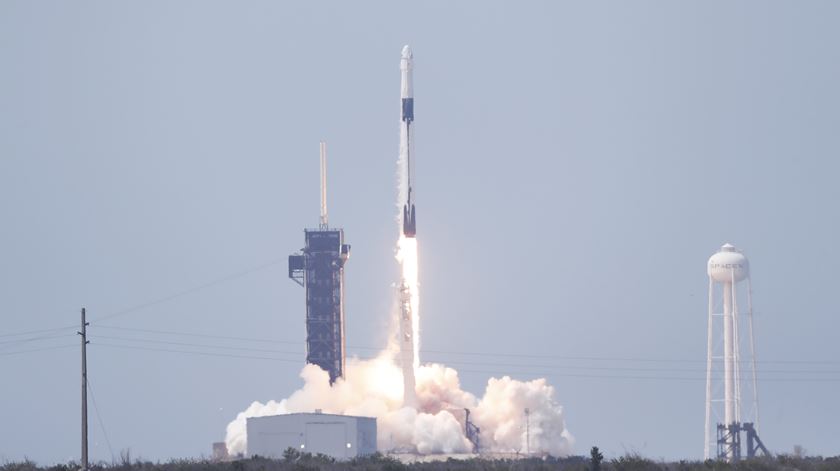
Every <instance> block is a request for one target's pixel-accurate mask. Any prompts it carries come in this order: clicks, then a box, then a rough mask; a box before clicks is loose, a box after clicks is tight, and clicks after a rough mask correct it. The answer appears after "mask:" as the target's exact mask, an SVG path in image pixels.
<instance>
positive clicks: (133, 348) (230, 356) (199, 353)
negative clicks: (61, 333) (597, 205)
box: [95, 342, 300, 363]
mask: <svg viewBox="0 0 840 471" xmlns="http://www.w3.org/2000/svg"><path fill="white" fill-rule="evenodd" d="M95 345H97V346H100V347H112V348H125V349H130V350H146V351H150V352H167V353H185V354H190V355H203V356H213V357H226V358H244V359H249V360H272V361H282V362H287V363H300V360H290V359H286V358H275V357H259V356H254V355H234V354H229V353H218V352H197V351H192V350H175V349H170V348H151V347H140V346H135V345H117V344H113V343H100V342H97V343H96V344H95Z"/></svg>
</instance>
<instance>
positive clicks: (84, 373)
mask: <svg viewBox="0 0 840 471" xmlns="http://www.w3.org/2000/svg"><path fill="white" fill-rule="evenodd" d="M87 326H88V322H87V321H86V320H85V308H82V330H81V331H80V332H77V333H78V334H79V335H81V336H82V470H81V471H88V420H87V419H88V417H87V415H88V414H87V344H88V340H87Z"/></svg>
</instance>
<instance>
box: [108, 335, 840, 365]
mask: <svg viewBox="0 0 840 471" xmlns="http://www.w3.org/2000/svg"><path fill="white" fill-rule="evenodd" d="M94 327H98V328H104V329H115V330H123V331H130V332H143V333H153V334H163V335H182V336H187V337H201V338H210V339H219V340H235V341H245V342H261V343H282V344H292V345H300V344H301V343H302V342H300V341H291V340H281V339H270V338H265V337H262V338H256V337H235V336H228V335H213V334H200V333H193V332H183V331H171V330H156V329H139V328H133V327H119V326H112V325H101V324H96V325H95V326H94ZM347 348H349V349H354V350H369V351H382V350H383V349H384V348H383V347H371V346H358V345H357V346H354V345H348V346H347ZM420 351H421V353H432V354H444V355H463V356H480V357H511V358H544V359H554V360H570V361H621V362H641V363H660V362H661V363H700V364H702V363H705V360H693V359H686V360H678V359H672V358H660V359H656V358H638V357H593V356H574V355H550V354H526V353H505V352H503V353H499V352H465V351H452V350H427V349H422V350H420ZM462 363H465V364H466V363H467V362H462ZM758 363H766V364H772V363H780V364H781V363H790V364H808V363H813V364H827V365H835V364H840V361H833V360H764V361H759V362H758ZM704 371H705V370H704Z"/></svg>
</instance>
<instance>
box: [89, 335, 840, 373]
mask: <svg viewBox="0 0 840 471" xmlns="http://www.w3.org/2000/svg"><path fill="white" fill-rule="evenodd" d="M96 345H99V346H106V347H113V348H123V349H132V350H143V351H154V352H163V353H178V354H189V355H201V356H212V357H224V358H239V359H249V360H268V361H280V362H286V363H300V360H290V359H286V358H277V357H268V356H254V355H238V354H227V353H219V352H202V351H194V350H177V349H169V348H153V347H143V346H135V345H119V344H110V343H97V344H96ZM362 359H372V358H362ZM488 365H489V364H488ZM457 371H458V373H476V374H490V375H502V376H505V375H507V376H510V375H511V374H520V375H523V374H524V375H535V376H542V377H569V378H598V379H630V380H657V381H658V380H662V381H705V378H702V377H699V376H698V377H694V376H662V375H657V376H650V375H647V376H643V375H621V374H585V373H565V372H556V371H551V372H546V371H533V370H521V369H513V370H474V369H458V370H457ZM628 371H632V369H631V370H628ZM834 373H837V372H834ZM759 381H761V382H796V381H802V382H840V378H807V377H806V378H761V379H760V380H759Z"/></svg>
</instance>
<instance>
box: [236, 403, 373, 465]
mask: <svg viewBox="0 0 840 471" xmlns="http://www.w3.org/2000/svg"><path fill="white" fill-rule="evenodd" d="M246 430H247V437H248V451H247V453H246V456H254V455H259V456H263V457H269V458H282V457H283V452H284V451H285V450H286V449H287V448H290V447H291V448H294V449H296V450H298V451H301V452H307V453H312V454H317V453H322V454H325V455H327V456H331V457H333V458H335V459H338V460H344V459H350V458H355V457H356V456H364V455H370V454H373V453H375V452H376V419H375V418H373V417H354V416H349V415H335V414H322V413H318V412H316V413H314V414H309V413H301V414H284V415H272V416H267V417H249V418H248V419H247V422H246Z"/></svg>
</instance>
